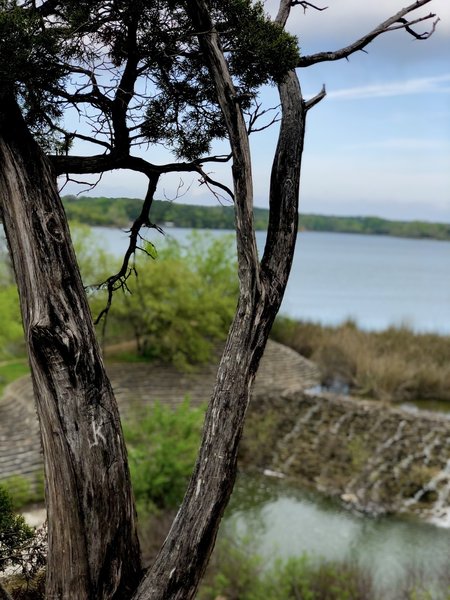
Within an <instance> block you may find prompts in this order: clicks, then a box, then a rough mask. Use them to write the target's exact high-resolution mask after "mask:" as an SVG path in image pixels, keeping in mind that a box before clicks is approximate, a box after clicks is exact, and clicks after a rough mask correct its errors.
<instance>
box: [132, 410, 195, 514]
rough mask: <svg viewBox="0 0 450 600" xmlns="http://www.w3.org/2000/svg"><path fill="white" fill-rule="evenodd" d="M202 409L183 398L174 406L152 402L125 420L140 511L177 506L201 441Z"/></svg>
mask: <svg viewBox="0 0 450 600" xmlns="http://www.w3.org/2000/svg"><path fill="white" fill-rule="evenodd" d="M203 416H204V410H203V409H202V408H192V407H191V406H190V404H189V400H188V399H185V400H184V402H183V403H182V404H180V405H179V406H178V407H177V408H176V409H172V408H170V407H167V406H164V405H162V404H160V403H159V402H157V403H155V404H154V405H153V406H152V407H151V408H149V409H147V410H146V411H145V412H142V413H136V414H134V415H133V416H132V417H130V419H128V420H126V421H125V424H124V435H125V440H126V443H127V448H128V458H129V464H130V471H131V480H132V484H133V490H134V494H135V497H136V500H137V503H138V509H140V510H139V512H141V511H143V510H145V511H151V510H153V509H163V508H171V507H175V506H177V505H178V504H179V503H180V501H181V499H182V498H183V494H184V492H185V488H186V485H187V482H188V479H189V477H190V475H191V472H192V469H193V466H194V463H195V459H196V456H197V452H198V447H199V443H200V433H201V427H202V423H203Z"/></svg>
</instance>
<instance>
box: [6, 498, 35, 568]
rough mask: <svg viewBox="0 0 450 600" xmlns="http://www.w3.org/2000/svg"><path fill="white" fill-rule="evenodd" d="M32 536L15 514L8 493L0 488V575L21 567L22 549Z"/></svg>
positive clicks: (20, 518)
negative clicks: (11, 568) (10, 569)
mask: <svg viewBox="0 0 450 600" xmlns="http://www.w3.org/2000/svg"><path fill="white" fill-rule="evenodd" d="M33 536H34V532H33V530H32V529H31V528H30V527H28V525H27V524H26V523H25V520H24V518H23V517H22V516H20V515H17V514H15V512H14V510H13V502H12V500H11V497H10V496H9V494H8V492H7V491H6V489H5V488H4V487H3V486H0V573H1V572H2V571H4V570H5V569H6V568H7V567H16V566H20V565H22V563H23V551H24V548H25V547H26V546H27V545H29V543H30V541H31V540H32V539H33Z"/></svg>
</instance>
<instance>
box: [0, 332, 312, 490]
mask: <svg viewBox="0 0 450 600" xmlns="http://www.w3.org/2000/svg"><path fill="white" fill-rule="evenodd" d="M107 369H108V372H109V375H110V377H111V381H112V384H113V387H114V390H115V393H116V397H117V401H118V404H119V409H120V412H121V414H122V415H126V413H127V411H128V410H130V407H132V406H133V405H136V406H143V405H145V404H151V403H152V402H154V401H155V400H159V401H160V402H163V403H165V404H170V405H173V406H175V405H177V404H179V403H180V402H182V401H183V399H184V398H185V397H186V395H188V396H189V397H190V399H191V403H192V405H193V406H195V405H198V404H200V403H202V402H206V401H207V400H208V399H209V396H210V394H211V391H212V388H213V384H214V378H215V372H216V366H214V365H207V366H205V367H202V368H201V369H199V370H197V371H195V372H194V373H180V372H179V371H177V370H176V369H174V368H173V367H168V366H161V365H155V364H154V363H153V364H148V363H114V362H108V363H107ZM317 382H318V370H317V367H316V366H315V365H314V364H313V363H312V362H310V361H308V360H306V359H305V358H303V357H302V356H300V355H299V354H297V352H295V351H294V350H291V349H290V348H287V347H285V346H282V345H281V344H277V343H275V342H269V344H268V345H267V348H266V352H265V355H264V357H263V360H262V362H261V367H260V370H259V373H258V377H257V379H256V382H255V386H254V391H253V396H254V397H257V396H259V395H265V396H267V395H272V394H277V395H278V394H281V393H282V392H284V391H286V390H288V389H290V388H298V387H304V388H309V387H312V386H314V385H316V384H317ZM41 468H42V456H41V449H40V441H39V426H38V422H37V417H36V413H35V409H34V399H33V390H32V385H31V379H30V377H22V378H21V379H18V380H17V381H14V382H13V383H11V384H10V385H9V386H8V387H7V388H6V390H5V392H4V394H3V396H2V398H1V399H0V480H1V479H5V478H7V477H11V476H13V475H23V476H26V477H28V478H33V477H34V476H35V475H36V473H38V472H40V471H41Z"/></svg>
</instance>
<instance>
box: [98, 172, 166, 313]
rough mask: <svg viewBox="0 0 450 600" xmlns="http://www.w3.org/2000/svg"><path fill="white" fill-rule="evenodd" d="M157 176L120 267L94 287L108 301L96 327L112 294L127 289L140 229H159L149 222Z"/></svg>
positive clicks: (135, 222)
mask: <svg viewBox="0 0 450 600" xmlns="http://www.w3.org/2000/svg"><path fill="white" fill-rule="evenodd" d="M158 180H159V174H153V175H152V176H151V177H150V181H149V184H148V188H147V194H146V196H145V199H144V203H143V205H142V210H141V213H140V215H139V216H138V218H137V219H136V220H135V221H134V223H133V225H132V226H131V229H130V242H129V244H128V248H127V250H126V252H125V256H124V258H123V261H122V266H121V267H120V269H119V271H118V272H117V273H116V274H115V275H111V277H108V279H107V280H106V281H104V282H103V283H100V284H98V285H97V286H95V287H96V288H97V289H106V290H107V292H108V299H107V301H106V306H105V308H104V309H103V310H102V311H101V312H100V314H99V315H98V317H97V318H96V319H95V321H94V324H95V325H97V324H98V323H99V322H100V321H101V320H102V318H103V317H106V316H107V315H108V312H109V310H110V308H111V304H112V300H113V295H114V292H115V291H116V290H118V289H123V288H126V289H128V288H127V285H126V281H127V279H128V278H129V277H130V275H131V274H132V272H133V270H134V268H133V267H130V260H131V257H132V256H133V255H134V254H135V252H136V250H137V249H138V239H139V237H140V231H141V229H142V227H153V228H155V229H159V230H160V228H158V227H157V226H156V225H155V224H153V223H151V222H150V216H149V213H150V209H151V207H152V204H153V199H154V196H155V192H156V187H157V185H158Z"/></svg>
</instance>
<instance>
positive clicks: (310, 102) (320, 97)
mask: <svg viewBox="0 0 450 600" xmlns="http://www.w3.org/2000/svg"><path fill="white" fill-rule="evenodd" d="M326 95H327V92H326V89H325V85H323V86H322V89H321V90H320V92H319V93H318V94H316V95H315V96H314V97H313V98H311V99H310V100H307V101H306V102H304V103H303V107H304V109H305V110H306V111H308V110H309V109H310V108H312V107H313V106H315V105H316V104H318V103H319V102H320V101H321V100H323V99H324V98H325V96H326Z"/></svg>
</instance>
